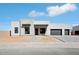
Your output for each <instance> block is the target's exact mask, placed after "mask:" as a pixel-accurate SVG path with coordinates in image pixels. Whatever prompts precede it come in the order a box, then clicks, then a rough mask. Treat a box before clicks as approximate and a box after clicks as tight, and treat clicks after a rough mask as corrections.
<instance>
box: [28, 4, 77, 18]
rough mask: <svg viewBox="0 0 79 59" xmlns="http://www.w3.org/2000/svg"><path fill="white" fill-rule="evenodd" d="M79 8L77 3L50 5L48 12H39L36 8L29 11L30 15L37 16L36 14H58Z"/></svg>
mask: <svg viewBox="0 0 79 59" xmlns="http://www.w3.org/2000/svg"><path fill="white" fill-rule="evenodd" d="M76 9H77V6H76V5H75V4H64V5H62V6H58V5H57V6H50V7H47V9H46V10H45V11H46V12H37V11H35V10H32V11H31V12H30V13H29V16H31V17H36V16H50V17H53V16H58V15H61V14H63V13H66V12H71V11H75V10H76Z"/></svg>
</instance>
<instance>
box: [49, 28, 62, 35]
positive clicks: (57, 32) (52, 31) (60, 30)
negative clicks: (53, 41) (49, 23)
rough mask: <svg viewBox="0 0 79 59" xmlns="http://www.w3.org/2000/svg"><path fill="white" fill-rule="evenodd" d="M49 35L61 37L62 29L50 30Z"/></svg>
mask: <svg viewBox="0 0 79 59" xmlns="http://www.w3.org/2000/svg"><path fill="white" fill-rule="evenodd" d="M50 32H51V33H50V34H51V35H62V29H51V31H50Z"/></svg>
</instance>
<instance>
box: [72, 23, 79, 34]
mask: <svg viewBox="0 0 79 59" xmlns="http://www.w3.org/2000/svg"><path fill="white" fill-rule="evenodd" d="M72 29H73V30H72V35H79V25H76V26H73V27H72Z"/></svg>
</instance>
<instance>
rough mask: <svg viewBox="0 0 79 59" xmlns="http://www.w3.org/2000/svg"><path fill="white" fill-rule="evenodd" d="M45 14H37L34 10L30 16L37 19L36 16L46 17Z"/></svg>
mask: <svg viewBox="0 0 79 59" xmlns="http://www.w3.org/2000/svg"><path fill="white" fill-rule="evenodd" d="M44 15H45V13H44V12H37V11H35V10H32V11H31V12H30V13H29V16H31V17H36V16H44Z"/></svg>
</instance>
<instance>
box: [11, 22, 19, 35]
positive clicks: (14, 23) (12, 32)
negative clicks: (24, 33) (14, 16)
mask: <svg viewBox="0 0 79 59" xmlns="http://www.w3.org/2000/svg"><path fill="white" fill-rule="evenodd" d="M11 26H12V27H11V28H12V29H11V35H20V24H19V21H14V22H11ZM15 27H18V33H15V32H14V30H15V29H14V28H15Z"/></svg>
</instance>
